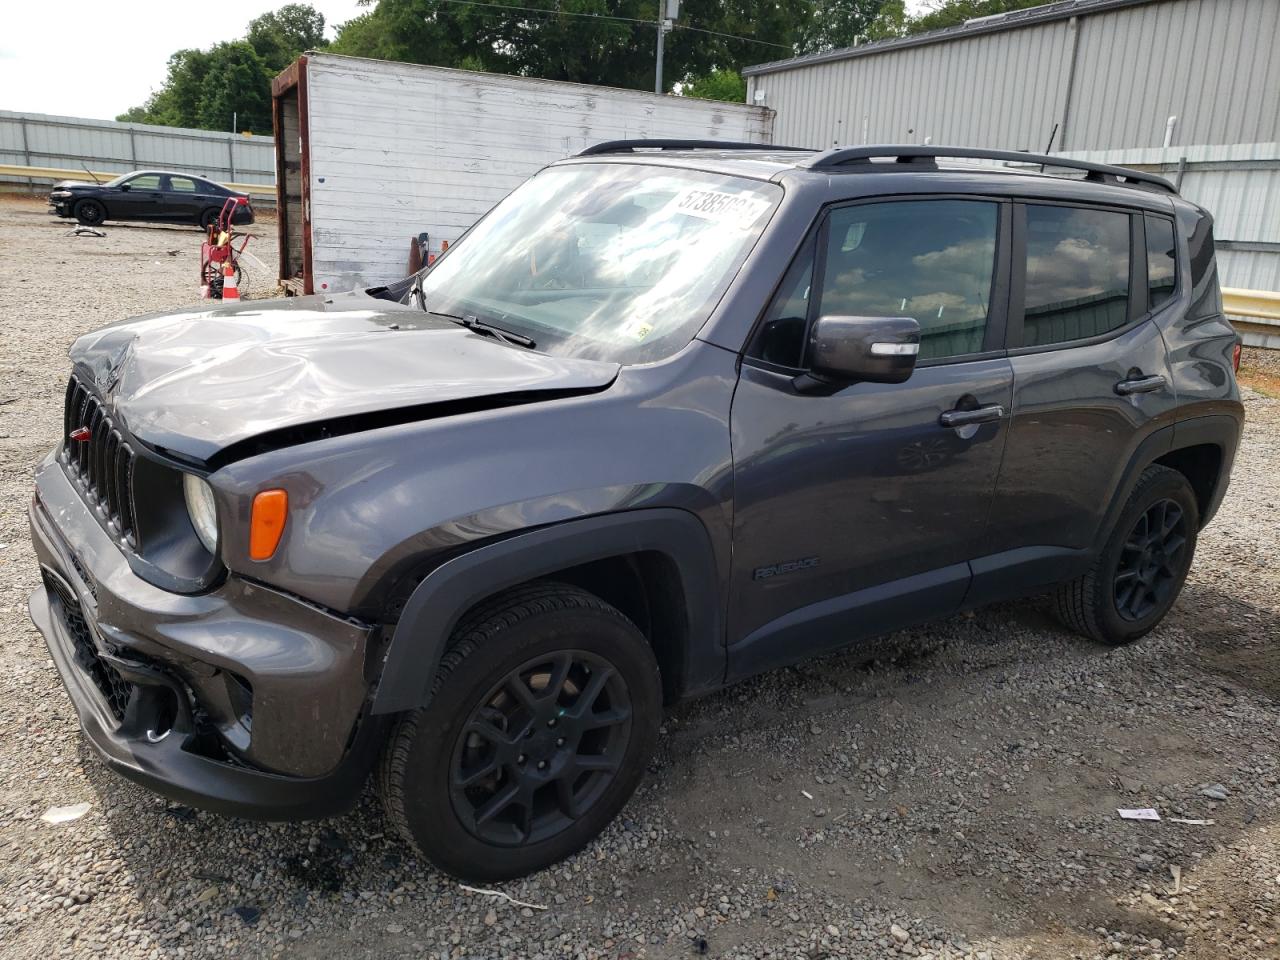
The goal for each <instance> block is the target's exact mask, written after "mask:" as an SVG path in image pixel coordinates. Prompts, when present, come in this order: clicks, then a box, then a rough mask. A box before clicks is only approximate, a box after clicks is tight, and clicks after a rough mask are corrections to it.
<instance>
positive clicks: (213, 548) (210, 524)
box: [182, 473, 218, 556]
mask: <svg viewBox="0 0 1280 960" xmlns="http://www.w3.org/2000/svg"><path fill="white" fill-rule="evenodd" d="M182 493H183V496H184V497H185V498H186V501H187V515H188V516H189V517H190V518H191V526H192V527H194V528H195V531H196V536H197V537H199V538H200V542H201V543H203V544H204V548H205V549H206V550H208V551H209V552H210V553H211V554H213V555H214V556H217V555H218V509H217V506H216V504H215V503H214V499H213V487H211V486H209V484H208V483H207V482H206V481H205V480H204V479H202V478H201V477H197V476H196V475H195V474H194V473H186V474H183V476H182Z"/></svg>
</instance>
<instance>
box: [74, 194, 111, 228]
mask: <svg viewBox="0 0 1280 960" xmlns="http://www.w3.org/2000/svg"><path fill="white" fill-rule="evenodd" d="M72 212H73V213H74V214H75V218H76V220H77V221H79V222H80V223H83V224H84V225H85V226H88V227H96V226H97V225H98V224H100V223H102V221H103V220H105V219H107V208H106V207H104V206H103V205H102V204H101V203H100V202H99V201H97V200H81V201H80V202H79V203H77V204H76V206H75V210H74V211H72Z"/></svg>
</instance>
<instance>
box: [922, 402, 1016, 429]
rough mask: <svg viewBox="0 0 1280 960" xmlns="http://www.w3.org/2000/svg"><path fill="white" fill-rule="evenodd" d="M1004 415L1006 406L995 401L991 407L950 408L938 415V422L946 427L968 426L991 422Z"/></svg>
mask: <svg viewBox="0 0 1280 960" xmlns="http://www.w3.org/2000/svg"><path fill="white" fill-rule="evenodd" d="M1003 416H1004V407H1002V406H1000V404H998V403H993V404H991V406H989V407H978V408H977V409H976V410H961V409H959V408H957V409H955V410H948V411H946V412H945V413H944V414H942V416H940V417H938V423H939V424H940V425H942V426H944V427H967V426H969V425H970V424H973V423H991V422H992V421H994V420H999V419H1001V418H1002V417H1003Z"/></svg>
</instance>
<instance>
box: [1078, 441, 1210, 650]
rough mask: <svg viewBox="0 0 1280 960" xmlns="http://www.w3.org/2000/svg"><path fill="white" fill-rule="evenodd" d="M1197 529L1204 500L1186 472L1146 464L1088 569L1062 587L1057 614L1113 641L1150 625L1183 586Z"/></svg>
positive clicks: (1130, 637)
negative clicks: (1197, 493) (1201, 499)
mask: <svg viewBox="0 0 1280 960" xmlns="http://www.w3.org/2000/svg"><path fill="white" fill-rule="evenodd" d="M1199 531H1200V501H1199V500H1198V499H1197V497H1196V492H1195V490H1193V489H1192V487H1191V484H1190V482H1189V481H1188V480H1187V478H1186V476H1185V475H1184V474H1182V473H1179V472H1178V471H1177V470H1174V469H1172V468H1170V467H1166V466H1164V465H1162V464H1152V465H1151V466H1149V467H1147V468H1146V469H1145V470H1143V471H1142V473H1141V474H1140V475H1139V477H1138V482H1137V483H1136V484H1134V487H1133V490H1132V491H1130V493H1129V495H1128V496H1127V497H1126V498H1125V503H1124V506H1123V508H1121V509H1120V511H1119V516H1118V517H1117V518H1116V519H1115V520H1114V521H1112V524H1111V526H1110V529H1109V531H1108V533H1107V537H1106V540H1105V541H1104V542H1103V543H1102V545H1101V547H1100V549H1098V551H1097V554H1096V556H1095V557H1094V559H1093V562H1092V563H1091V564H1090V566H1089V567H1088V569H1086V570H1085V572H1084V573H1083V574H1081V575H1079V576H1077V577H1076V578H1075V579H1073V580H1069V581H1067V582H1065V583H1062V584H1060V585H1059V586H1058V587H1057V589H1056V591H1055V600H1056V606H1057V612H1058V616H1059V618H1061V620H1062V622H1063V623H1065V624H1066V625H1067V626H1069V627H1070V628H1071V629H1073V630H1075V631H1076V632H1078V633H1080V634H1083V635H1084V636H1086V637H1090V638H1092V639H1094V640H1097V641H1099V642H1101V643H1106V644H1111V645H1113V646H1114V645H1117V644H1122V643H1131V642H1132V641H1134V640H1137V639H1138V638H1139V637H1141V636H1144V635H1146V634H1147V633H1150V632H1151V630H1153V629H1154V628H1155V626H1156V625H1157V624H1158V623H1160V621H1161V620H1163V619H1164V617H1165V615H1166V614H1168V612H1169V611H1170V610H1171V609H1172V608H1173V605H1174V602H1175V601H1176V600H1177V599H1178V594H1179V593H1180V592H1181V591H1182V585H1183V584H1184V583H1185V582H1186V579H1187V573H1188V572H1189V571H1190V569H1191V562H1192V560H1194V559H1195V552H1196V539H1197V534H1198V533H1199Z"/></svg>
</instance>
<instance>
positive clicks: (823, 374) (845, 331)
mask: <svg viewBox="0 0 1280 960" xmlns="http://www.w3.org/2000/svg"><path fill="white" fill-rule="evenodd" d="M919 353H920V324H918V323H916V321H915V320H913V319H911V317H839V316H825V317H819V318H818V319H817V320H816V321H815V322H814V324H813V328H812V329H811V330H810V331H809V354H808V355H809V375H810V376H812V377H813V378H814V379H816V380H819V381H827V382H833V381H834V382H836V383H855V382H859V381H865V382H868V383H902V382H903V381H904V380H906V379H908V378H909V377H910V376H911V371H912V370H914V369H915V366H916V357H917V356H918V355H919Z"/></svg>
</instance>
